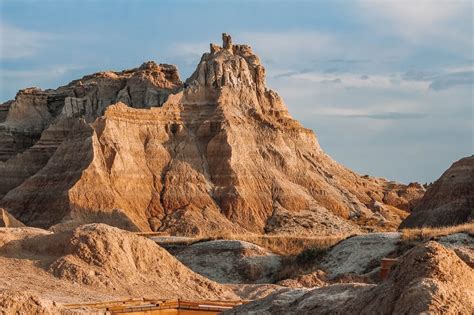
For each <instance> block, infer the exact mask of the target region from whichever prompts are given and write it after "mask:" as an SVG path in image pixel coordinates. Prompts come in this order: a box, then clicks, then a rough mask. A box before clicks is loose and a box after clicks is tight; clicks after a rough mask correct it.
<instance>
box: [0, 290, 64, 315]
mask: <svg viewBox="0 0 474 315" xmlns="http://www.w3.org/2000/svg"><path fill="white" fill-rule="evenodd" d="M59 313H61V309H60V308H59V307H58V306H57V305H56V303H54V302H52V301H49V300H47V299H43V298H40V297H38V296H36V295H34V294H31V293H29V292H18V291H13V290H0V314H5V315H9V314H36V315H54V314H59Z"/></svg>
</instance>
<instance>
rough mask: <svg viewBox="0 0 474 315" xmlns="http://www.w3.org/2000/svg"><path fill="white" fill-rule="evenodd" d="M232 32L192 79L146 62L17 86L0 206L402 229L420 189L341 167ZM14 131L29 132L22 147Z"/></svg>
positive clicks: (225, 224) (36, 221)
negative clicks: (47, 85)
mask: <svg viewBox="0 0 474 315" xmlns="http://www.w3.org/2000/svg"><path fill="white" fill-rule="evenodd" d="M223 39H224V44H223V47H219V46H218V45H214V44H212V45H211V52H210V53H205V54H204V55H203V56H202V58H201V61H200V63H199V65H198V66H197V69H196V71H195V72H194V73H193V75H192V76H191V77H190V78H189V79H188V80H187V81H186V83H185V84H184V85H182V84H181V81H180V80H179V77H178V74H177V70H176V68H175V67H174V66H169V65H157V64H155V63H153V62H149V63H145V64H143V65H142V66H141V67H139V68H137V69H132V70H127V71H122V72H110V71H109V72H101V73H96V74H93V75H90V76H86V77H84V78H82V79H81V80H76V81H73V82H71V83H70V84H69V85H67V86H65V87H60V88H58V89H57V90H46V91H42V90H39V89H26V90H22V91H20V92H19V94H18V95H17V97H16V99H15V100H14V101H11V102H7V103H5V104H3V105H2V110H3V112H5V108H8V114H7V115H6V118H5V122H3V123H2V125H1V126H2V128H3V129H2V130H3V136H2V138H0V151H1V152H3V153H2V158H1V159H0V160H3V161H4V162H0V187H1V189H0V190H1V191H0V196H1V195H3V198H2V199H1V200H0V206H2V207H4V208H6V209H7V210H8V211H9V212H10V213H11V214H12V215H13V216H15V217H16V218H17V219H19V220H20V221H22V222H24V223H25V224H28V225H30V226H37V227H43V228H47V227H50V226H52V225H57V224H60V225H62V226H63V227H68V226H69V227H74V226H77V225H80V224H83V223H87V222H104V223H107V224H112V225H115V226H119V227H121V228H125V229H129V230H141V231H150V230H154V231H156V230H158V231H165V232H169V233H171V234H173V235H205V234H208V233H211V234H213V233H214V234H215V233H216V232H217V231H222V230H226V231H228V232H231V233H243V232H246V231H252V232H257V233H270V234H282V233H283V234H298V235H306V236H311V235H330V234H334V233H339V234H340V233H351V232H356V231H360V230H366V229H368V230H393V229H395V228H396V227H397V226H398V224H399V223H400V222H401V220H402V219H403V218H404V217H405V216H406V215H407V214H408V211H410V210H411V209H412V208H413V206H414V205H415V204H416V202H417V201H418V200H419V199H420V198H421V196H422V195H423V192H424V191H423V188H422V187H421V186H420V185H418V184H410V185H408V186H406V185H403V184H399V183H395V182H389V181H387V180H385V179H381V178H373V177H369V176H360V175H358V174H356V173H354V172H352V171H351V170H349V169H347V168H345V167H343V166H342V165H340V164H338V163H336V162H335V161H334V160H332V159H331V158H330V157H329V156H328V155H326V154H325V153H324V152H323V151H322V149H321V148H320V147H319V144H318V142H317V139H316V137H315V135H314V133H313V132H312V131H311V130H309V129H306V128H304V127H302V126H301V124H300V123H299V122H297V121H296V120H294V119H292V118H291V116H290V115H289V113H288V110H287V108H286V106H285V104H284V103H283V100H282V99H281V98H280V97H279V96H278V94H277V93H275V92H274V91H272V90H269V89H268V88H267V87H266V85H265V69H264V68H263V66H262V65H261V63H260V60H259V58H258V56H256V55H255V54H254V53H253V52H252V49H251V48H250V47H249V46H246V45H232V42H231V38H230V36H227V35H226V36H224V37H223ZM180 89H182V92H179V93H177V92H178V91H179V90H180ZM173 93H174V94H173ZM112 104H114V105H112ZM38 113H41V114H40V115H39V114H38ZM30 130H33V131H31V132H30ZM15 137H17V138H18V137H20V138H25V139H27V140H28V141H26V140H25V141H23V142H22V143H23V145H22V146H21V148H12V147H11V143H12V142H11V141H12V139H13V138H15ZM38 138H39V140H37V139H38ZM35 141H36V142H35ZM17 142H18V141H17ZM15 143H16V142H15ZM19 152H23V153H21V154H17V153H19ZM15 154H16V155H15Z"/></svg>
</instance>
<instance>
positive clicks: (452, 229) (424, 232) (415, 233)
mask: <svg viewBox="0 0 474 315" xmlns="http://www.w3.org/2000/svg"><path fill="white" fill-rule="evenodd" d="M400 232H401V233H402V237H401V238H402V241H425V240H428V239H431V238H433V237H440V236H445V235H450V234H455V233H468V234H470V235H473V236H474V222H470V223H464V224H461V225H456V226H446V227H423V228H416V229H402V230H401V231H400Z"/></svg>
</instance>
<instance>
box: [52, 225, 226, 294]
mask: <svg viewBox="0 0 474 315" xmlns="http://www.w3.org/2000/svg"><path fill="white" fill-rule="evenodd" d="M66 253H67V255H65V256H63V257H60V258H59V259H57V260H56V261H55V262H53V263H52V264H51V266H50V267H49V271H50V272H51V273H52V274H54V275H55V276H56V277H58V278H62V279H68V280H71V281H74V282H78V283H81V284H85V285H91V286H94V287H106V288H108V289H112V290H117V289H119V288H122V289H126V290H130V291H134V292H136V293H137V294H138V293H139V292H140V291H141V293H140V294H144V295H148V294H149V291H148V290H149V288H150V287H153V288H154V289H153V291H154V292H153V293H154V294H155V295H157V294H159V296H160V297H161V298H166V297H169V298H171V297H172V296H174V297H186V298H187V299H198V298H201V299H223V298H226V297H227V298H231V297H232V294H231V293H230V291H229V290H227V289H226V288H224V287H222V286H220V285H218V284H216V283H214V282H212V281H209V280H208V279H206V278H204V277H202V276H200V275H197V274H195V273H194V272H192V271H190V270H189V269H188V268H186V267H185V266H183V265H182V264H181V263H180V262H179V261H178V260H177V259H176V258H174V257H173V256H172V255H170V254H169V253H168V252H167V251H166V250H164V249H163V248H161V247H159V246H158V245H156V244H155V243H154V242H153V241H151V240H148V239H146V238H143V237H140V236H136V235H134V234H132V233H129V232H126V231H123V230H120V229H117V228H113V227H110V226H107V225H104V224H89V225H83V226H81V227H79V228H77V229H76V230H75V231H74V232H73V235H72V237H71V238H70V240H69V241H68V243H67V244H66ZM140 287H143V289H140ZM137 291H138V292H137Z"/></svg>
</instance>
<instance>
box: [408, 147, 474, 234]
mask: <svg viewBox="0 0 474 315" xmlns="http://www.w3.org/2000/svg"><path fill="white" fill-rule="evenodd" d="M473 220H474V156H469V157H465V158H463V159H460V160H459V161H457V162H455V163H453V165H451V167H450V168H448V169H447V170H446V171H445V172H444V173H443V175H441V177H440V178H439V179H438V180H436V182H434V183H433V184H432V185H430V186H429V188H428V190H427V191H426V194H425V195H424V196H423V199H421V201H420V203H419V204H418V205H417V206H416V207H415V209H414V210H413V212H412V213H411V214H410V216H408V217H407V218H406V220H404V221H403V222H402V224H401V227H402V228H411V227H423V226H450V225H458V224H462V223H466V222H470V221H473Z"/></svg>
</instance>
